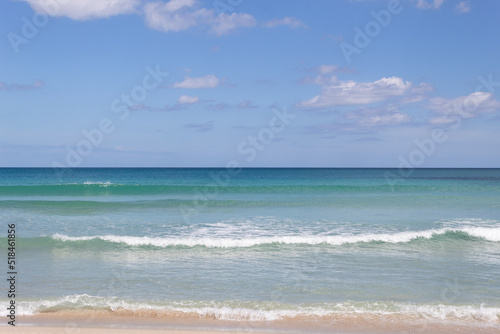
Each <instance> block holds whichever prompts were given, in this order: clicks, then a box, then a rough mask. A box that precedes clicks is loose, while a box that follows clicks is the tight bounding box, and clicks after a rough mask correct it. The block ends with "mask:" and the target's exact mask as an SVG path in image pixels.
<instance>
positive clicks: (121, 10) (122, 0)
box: [23, 0, 141, 21]
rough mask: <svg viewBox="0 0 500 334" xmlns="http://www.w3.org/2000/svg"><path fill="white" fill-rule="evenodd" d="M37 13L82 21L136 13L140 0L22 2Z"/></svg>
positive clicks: (40, 0) (28, 0)
mask: <svg viewBox="0 0 500 334" xmlns="http://www.w3.org/2000/svg"><path fill="white" fill-rule="evenodd" d="M23 1H26V2H27V3H29V4H30V6H31V7H32V8H33V9H34V10H35V11H36V12H38V13H46V14H48V15H50V16H67V17H69V18H71V19H73V20H77V21H84V20H91V19H97V18H102V17H110V16H113V15H120V14H129V13H133V12H135V11H136V9H137V6H138V5H139V4H140V3H141V1H140V0H99V1H96V0H58V1H47V0H23Z"/></svg>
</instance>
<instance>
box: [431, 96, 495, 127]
mask: <svg viewBox="0 0 500 334" xmlns="http://www.w3.org/2000/svg"><path fill="white" fill-rule="evenodd" d="M427 108H429V109H431V110H432V111H434V112H435V113H437V114H440V115H439V116H437V117H434V118H431V119H430V123H431V124H447V123H452V122H455V120H454V118H453V117H454V116H460V117H462V118H472V117H477V116H479V115H481V114H483V113H492V112H496V111H500V101H497V100H495V97H494V96H493V94H492V93H487V92H476V93H472V94H469V95H467V96H459V97H457V98H454V99H446V98H442V97H437V98H434V99H431V100H430V104H429V105H428V106H427Z"/></svg>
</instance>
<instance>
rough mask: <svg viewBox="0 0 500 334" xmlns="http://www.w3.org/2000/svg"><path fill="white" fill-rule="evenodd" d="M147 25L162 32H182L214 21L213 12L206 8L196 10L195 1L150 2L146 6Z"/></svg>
mask: <svg viewBox="0 0 500 334" xmlns="http://www.w3.org/2000/svg"><path fill="white" fill-rule="evenodd" d="M144 14H145V20H146V24H147V25H148V26H149V27H150V28H152V29H156V30H161V31H165V32H168V31H181V30H186V29H189V28H191V27H194V26H196V25H199V24H207V23H208V22H209V21H210V20H212V19H213V12H212V11H210V10H207V9H205V8H201V9H196V8H195V1H193V0H171V1H169V2H158V1H157V2H149V3H147V4H146V5H144Z"/></svg>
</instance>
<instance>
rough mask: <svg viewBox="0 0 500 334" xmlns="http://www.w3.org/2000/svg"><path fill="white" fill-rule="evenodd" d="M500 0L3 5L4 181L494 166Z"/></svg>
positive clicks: (107, 0) (33, 1)
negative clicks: (32, 174) (34, 169)
mask: <svg viewBox="0 0 500 334" xmlns="http://www.w3.org/2000/svg"><path fill="white" fill-rule="evenodd" d="M499 13H500V2H499V1H496V0H484V1H483V0H481V1H473V0H469V1H459V0H413V1H410V0H401V1H397V0H390V1H386V0H383V1H382V0H381V1H379V0H364V1H363V0H357V1H353V0H351V1H349V0H314V1H305V0H302V1H294V0H272V1H269V0H266V1H264V0H216V1H213V0H209V1H201V0H198V1H195V0H170V1H165V0H164V1H155V0H101V1H94V0H17V1H11V0H6V1H1V2H0V16H1V19H0V35H2V36H3V38H1V39H0V166H3V167H9V166H40V167H46V166H47V167H50V166H55V167H64V166H67V167H92V166H97V167H101V166H103V167H104V166H120V167H122V166H123V167H124V166H138V167H142V166H144V167H146V166H151V167H199V166H200V167H202V166H206V167H211V166H221V167H225V166H226V165H227V164H228V163H229V164H235V163H236V164H238V165H240V166H247V167H259V166H271V167H278V166H294V167H405V166H407V167H408V168H413V167H500V154H499V153H498V152H499V151H498V148H499V147H500V136H499V135H498V129H499V127H500V116H499V113H500V21H499V20H498V14H499Z"/></svg>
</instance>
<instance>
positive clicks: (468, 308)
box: [0, 294, 500, 323]
mask: <svg viewBox="0 0 500 334" xmlns="http://www.w3.org/2000/svg"><path fill="white" fill-rule="evenodd" d="M7 306H8V301H1V302H0V316H6V315H7ZM17 307H18V309H17V314H18V315H33V314H37V313H40V312H48V311H56V310H79V309H81V310H83V309H86V310H88V309H91V310H92V309H94V310H112V311H116V310H119V309H125V310H131V311H140V310H153V311H158V312H169V311H176V312H183V313H191V314H196V315H198V316H201V317H205V316H208V317H211V318H215V319H220V320H234V321H241V320H247V321H274V320H280V319H284V318H294V317H304V316H306V317H328V316H335V315H349V314H358V315H359V314H367V315H379V316H384V315H396V314H400V315H407V316H417V317H425V318H427V319H429V318H430V319H436V320H467V321H479V322H484V323H496V322H498V321H499V319H500V308H499V307H486V306H483V305H444V304H412V303H394V302H352V301H347V302H344V303H322V304H309V305H291V304H281V303H270V302H235V301H227V302H214V301H206V302H195V301H182V302H181V301H178V302H165V303H160V302H150V303H148V302H136V301H126V300H122V299H119V298H116V297H107V298H105V297H95V296H89V295H86V294H85V295H71V296H65V297H61V298H55V299H42V300H33V301H18V303H17Z"/></svg>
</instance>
